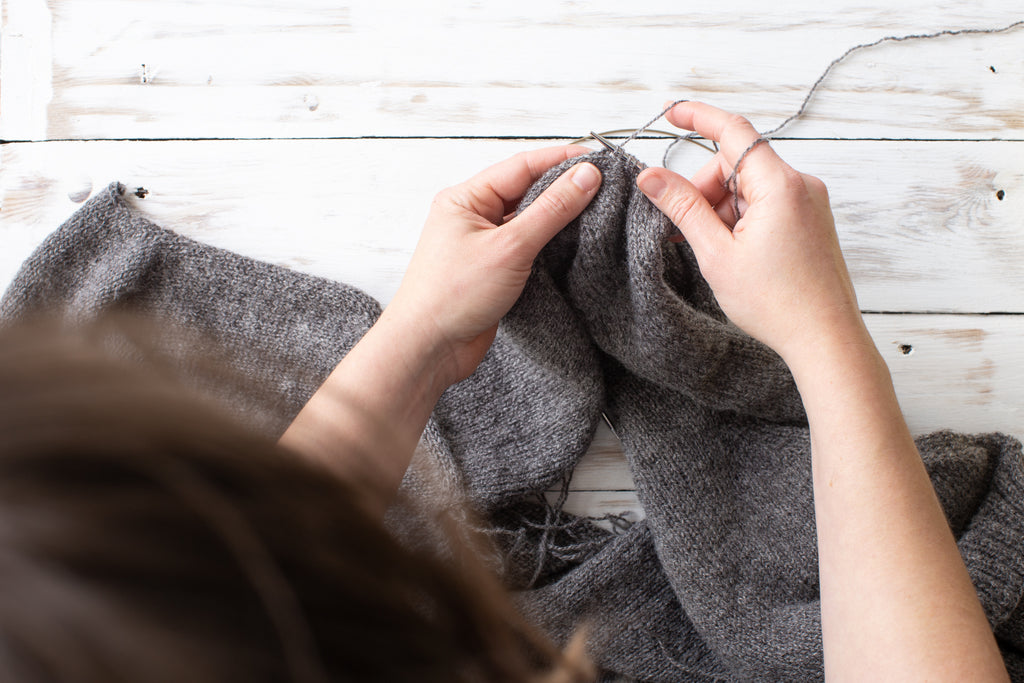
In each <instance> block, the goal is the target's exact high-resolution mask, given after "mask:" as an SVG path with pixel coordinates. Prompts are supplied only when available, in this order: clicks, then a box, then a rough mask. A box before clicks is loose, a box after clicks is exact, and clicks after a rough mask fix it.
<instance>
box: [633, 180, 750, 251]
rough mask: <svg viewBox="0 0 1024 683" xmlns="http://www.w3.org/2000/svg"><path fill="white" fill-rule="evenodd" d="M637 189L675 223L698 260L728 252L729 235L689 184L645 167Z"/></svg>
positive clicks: (727, 230)
mask: <svg viewBox="0 0 1024 683" xmlns="http://www.w3.org/2000/svg"><path fill="white" fill-rule="evenodd" d="M637 186H638V187H639V188H640V191H641V192H643V193H644V194H645V195H647V197H648V199H650V200H651V202H652V203H653V204H654V205H655V206H656V207H658V208H659V209H660V210H661V212H662V213H664V214H665V215H666V216H668V217H669V219H671V221H672V222H673V223H675V224H676V227H678V228H679V230H680V232H682V233H683V236H684V237H685V238H686V241H687V242H689V243H690V246H691V247H693V250H694V253H695V254H696V256H697V260H698V261H704V260H705V259H711V258H715V257H716V256H717V255H718V254H720V253H722V252H723V251H725V250H726V249H728V247H729V244H730V243H731V240H732V233H731V232H730V231H729V228H728V227H727V226H726V225H725V224H724V223H723V222H722V220H721V219H720V218H719V217H718V215H717V214H716V213H715V211H714V209H712V208H711V205H710V204H708V201H707V200H706V199H705V198H704V195H702V194H701V193H700V191H699V190H698V189H697V188H696V187H694V186H693V184H692V183H690V181H688V180H686V179H685V178H683V177H682V176H681V175H679V174H678V173H673V172H672V171H669V170H666V169H664V168H648V169H646V170H644V171H643V172H642V173H641V174H640V175H639V176H637Z"/></svg>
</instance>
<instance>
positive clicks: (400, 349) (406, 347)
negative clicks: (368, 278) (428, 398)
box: [371, 303, 458, 396]
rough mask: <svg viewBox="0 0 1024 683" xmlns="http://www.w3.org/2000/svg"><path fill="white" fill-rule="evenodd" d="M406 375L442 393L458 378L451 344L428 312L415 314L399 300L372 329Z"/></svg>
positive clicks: (427, 387) (432, 391) (384, 312)
mask: <svg viewBox="0 0 1024 683" xmlns="http://www.w3.org/2000/svg"><path fill="white" fill-rule="evenodd" d="M371 333H372V335H373V337H374V338H375V339H376V340H377V342H376V343H377V344H380V345H381V347H382V348H383V349H385V353H386V355H387V356H388V357H389V358H390V359H391V361H392V362H393V363H394V365H395V366H396V367H398V368H401V369H402V372H403V374H404V376H406V377H409V378H416V381H417V382H418V383H419V384H420V385H421V386H423V387H424V388H425V389H428V390H430V393H436V394H437V395H438V396H440V395H441V394H442V393H443V392H444V390H445V389H447V388H448V387H449V386H451V385H452V384H454V383H455V382H456V381H457V379H458V378H457V377H455V372H454V368H453V367H452V366H453V363H452V360H451V356H452V349H451V344H450V342H448V340H447V339H446V338H445V337H444V335H442V334H441V333H440V332H439V331H438V328H437V325H436V323H435V322H434V321H433V320H432V319H431V318H430V316H427V315H412V314H410V313H409V311H408V310H407V309H406V308H405V307H404V306H402V305H401V304H399V303H392V304H389V305H388V306H387V307H386V308H385V309H384V311H383V312H382V313H381V316H380V318H379V319H378V320H377V323H376V324H375V325H374V326H373V329H372V330H371Z"/></svg>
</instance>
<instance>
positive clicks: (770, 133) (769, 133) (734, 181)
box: [615, 19, 1024, 220]
mask: <svg viewBox="0 0 1024 683" xmlns="http://www.w3.org/2000/svg"><path fill="white" fill-rule="evenodd" d="M1021 26H1024V19H1020V20H1018V21H1015V22H1013V23H1010V24H1007V25H1006V26H1001V27H997V28H960V29H943V30H941V31H935V32H933V33H911V34H908V35H903V36H883V37H881V38H879V39H878V40H873V41H871V42H868V43H859V44H857V45H854V46H852V47H850V48H849V49H847V50H846V52H844V53H843V54H841V55H839V56H838V57H836V58H835V59H833V60H832V61H831V62H829V63H828V66H826V67H825V70H824V71H822V72H821V75H819V76H818V78H817V80H815V81H814V83H813V84H812V85H811V87H810V89H809V90H808V91H807V94H806V95H804V99H803V101H802V102H801V103H800V106H799V107H798V108H797V110H796V111H795V112H793V113H792V114H790V115H789V116H788V117H786V118H785V119H784V120H783V121H782V123H780V124H778V125H777V126H775V127H774V128H771V129H769V130H766V131H763V132H761V133H760V135H759V136H758V138H757V139H756V140H754V141H753V142H751V143H750V145H749V146H747V148H746V149H744V150H743V152H741V153H740V155H739V157H738V158H737V159H736V163H734V164H733V165H732V172H731V173H730V174H729V177H728V178H726V179H725V183H724V185H725V188H726V189H727V190H729V191H730V192H732V194H733V214H734V215H735V216H736V219H737V220H739V217H740V206H739V178H738V174H739V169H740V163H741V162H742V161H743V160H744V159H745V158H746V157H747V155H748V154H750V152H752V151H753V150H754V148H755V147H757V146H758V145H760V144H761V143H762V142H768V141H769V140H770V139H772V138H773V137H774V136H775V135H776V134H777V133H778V132H779V131H781V130H782V129H783V128H785V127H786V126H788V125H789V124H791V123H793V122H794V121H796V120H797V119H799V118H800V117H802V116H803V115H804V114H805V113H806V112H807V107H808V106H809V105H810V103H811V99H812V98H813V97H814V94H815V93H816V92H817V91H818V89H819V88H820V87H821V85H822V83H824V82H825V79H826V78H828V75H829V74H830V73H832V70H833V69H835V68H836V67H837V66H839V64H840V63H842V62H843V61H844V60H845V59H846V58H847V57H849V56H850V55H852V54H853V53H854V52H859V51H860V50H866V49H869V48H872V47H876V46H878V45H881V44H883V43H892V42H904V41H912V40H932V39H934V38H943V37H947V36H963V35H977V34H986V35H992V34H996V33H1006V32H1007V31H1012V30H1013V29H1016V28H1020V27H1021ZM686 101H688V100H687V99H685V98H684V99H679V100H676V101H675V102H673V103H672V104H670V105H669V106H667V107H665V109H663V110H662V111H661V113H659V114H658V115H657V116H655V117H654V118H652V119H651V120H650V121H648V122H647V123H645V124H644V125H642V126H640V127H639V128H637V129H636V130H635V131H633V133H632V134H630V135H629V137H627V138H626V139H625V140H623V141H622V142H621V143H619V144H618V145H617V146H616V149H615V151H616V152H618V153H620V154H621V153H622V148H623V147H625V146H626V145H627V144H628V143H630V142H632V141H633V140H635V139H636V138H637V137H639V136H640V135H642V134H643V133H644V132H645V131H646V130H647V129H648V128H650V127H651V126H653V125H654V123H655V122H657V121H658V119H660V118H661V117H662V116H664V115H665V114H667V113H668V112H669V111H670V110H671V109H672V107H674V106H676V105H677V104H679V103H680V102H686ZM695 136H696V134H695V133H690V134H689V135H685V136H682V137H679V138H676V139H675V140H673V141H672V142H670V143H669V144H668V146H667V147H666V148H665V153H664V155H663V156H662V159H661V165H662V166H668V155H669V152H671V151H672V148H673V147H675V145H676V144H677V143H679V142H680V141H681V140H686V139H690V138H693V137H695ZM717 147H718V145H717V144H716V145H715V148H716V151H717Z"/></svg>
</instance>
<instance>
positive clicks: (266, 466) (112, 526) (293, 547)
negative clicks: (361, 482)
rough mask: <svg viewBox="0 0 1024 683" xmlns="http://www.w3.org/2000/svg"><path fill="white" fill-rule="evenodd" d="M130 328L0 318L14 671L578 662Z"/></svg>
mask: <svg viewBox="0 0 1024 683" xmlns="http://www.w3.org/2000/svg"><path fill="white" fill-rule="evenodd" d="M118 334H120V333H118V332H114V331H113V328H112V327H111V326H110V324H103V325H98V326H90V327H86V328H79V329H76V330H67V329H62V328H59V327H58V326H56V325H52V324H37V325H32V326H21V327H10V328H7V329H5V330H2V331H0V577H2V581H0V650H2V652H3V656H2V657H0V678H2V679H4V680H24V681H49V680H61V681H74V682H76V683H77V682H86V681H119V680H124V681H181V680H189V681H211V682H212V681H232V680H239V681H242V680H244V681H261V680H262V681H281V680H291V681H302V682H305V681H310V682H313V681H316V682H320V681H342V680H359V681H374V680H378V681H385V680H417V681H433V680H437V681H441V680H445V681H458V680H524V679H529V678H531V677H533V676H535V675H538V673H539V672H542V671H556V670H557V671H560V672H561V673H559V674H556V677H555V678H553V679H551V680H566V681H568V680H573V679H574V676H575V674H573V673H572V672H573V671H575V672H577V673H579V674H580V675H583V674H582V672H584V671H585V670H586V668H587V667H585V666H582V665H576V666H570V665H569V664H568V663H567V662H566V661H565V658H563V657H562V656H561V655H560V654H559V653H558V652H557V651H556V650H555V649H554V648H553V647H551V646H550V645H549V644H547V643H546V642H545V641H544V640H543V639H542V638H540V637H538V636H537V635H536V634H534V633H533V632H532V631H531V630H530V629H529V628H528V627H526V626H525V625H524V624H523V623H522V622H521V620H520V619H519V617H518V616H517V615H516V614H515V612H514V610H513V609H512V608H511V606H510V603H509V601H508V599H507V597H506V596H504V595H503V594H502V593H501V591H500V590H499V588H498V587H497V585H496V584H495V583H494V581H493V580H492V579H490V578H489V577H487V576H486V575H485V574H484V573H483V572H482V570H481V569H480V568H479V567H478V566H473V565H472V563H470V564H469V566H463V567H455V566H451V564H449V563H445V562H443V561H442V560H441V559H439V556H438V555H436V554H432V553H424V552H422V551H417V550H412V549H410V548H408V547H406V546H403V545H402V544H400V543H398V542H397V541H396V540H395V539H394V538H393V537H392V536H391V535H389V534H388V532H387V531H386V530H385V529H384V528H383V526H382V525H381V523H380V521H379V520H377V519H376V518H375V517H374V516H373V515H372V514H370V513H369V512H367V511H366V509H365V508H364V507H363V506H362V505H360V504H359V502H358V501H359V496H360V493H359V490H358V487H357V485H356V484H354V483H351V482H346V481H343V480H341V479H339V478H337V477H336V476H334V475H332V474H331V473H329V472H327V471H325V470H324V469H322V468H320V467H317V466H316V465H315V464H312V463H308V462H305V461H302V460H300V459H298V458H297V457H296V456H294V455H292V454H290V453H287V452H284V451H282V450H280V449H278V447H277V446H276V445H275V444H274V443H272V442H270V441H267V440H265V439H263V438H261V437H258V436H256V435H254V434H252V433H251V432H250V431H248V430H246V429H244V428H243V427H241V426H239V425H238V424H237V423H235V422H234V421H232V420H231V419H229V418H227V417H226V416H225V415H224V414H222V412H221V411H220V410H219V408H218V407H217V406H215V405H213V404H211V403H208V402H206V401H204V400H202V399H200V398H198V397H196V396H194V395H193V394H191V393H190V392H188V391H186V390H185V389H184V388H183V387H182V386H181V385H180V384H179V383H177V382H176V381H175V380H174V379H173V377H172V376H171V374H170V373H168V372H164V371H161V370H159V369H158V366H156V365H145V364H139V363H134V364H130V363H126V362H125V361H123V360H121V359H120V357H119V356H118V355H117V354H114V353H111V351H110V348H111V347H112V346H116V345H117V344H115V343H112V342H111V340H112V339H113V338H116V337H117V335H118Z"/></svg>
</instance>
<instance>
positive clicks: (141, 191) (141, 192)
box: [134, 187, 149, 199]
mask: <svg viewBox="0 0 1024 683" xmlns="http://www.w3.org/2000/svg"><path fill="white" fill-rule="evenodd" d="M134 194H135V196H136V197H138V198H139V199H143V198H145V196H146V195H147V194H149V190H147V189H146V188H144V187H136V188H135V192H134Z"/></svg>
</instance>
